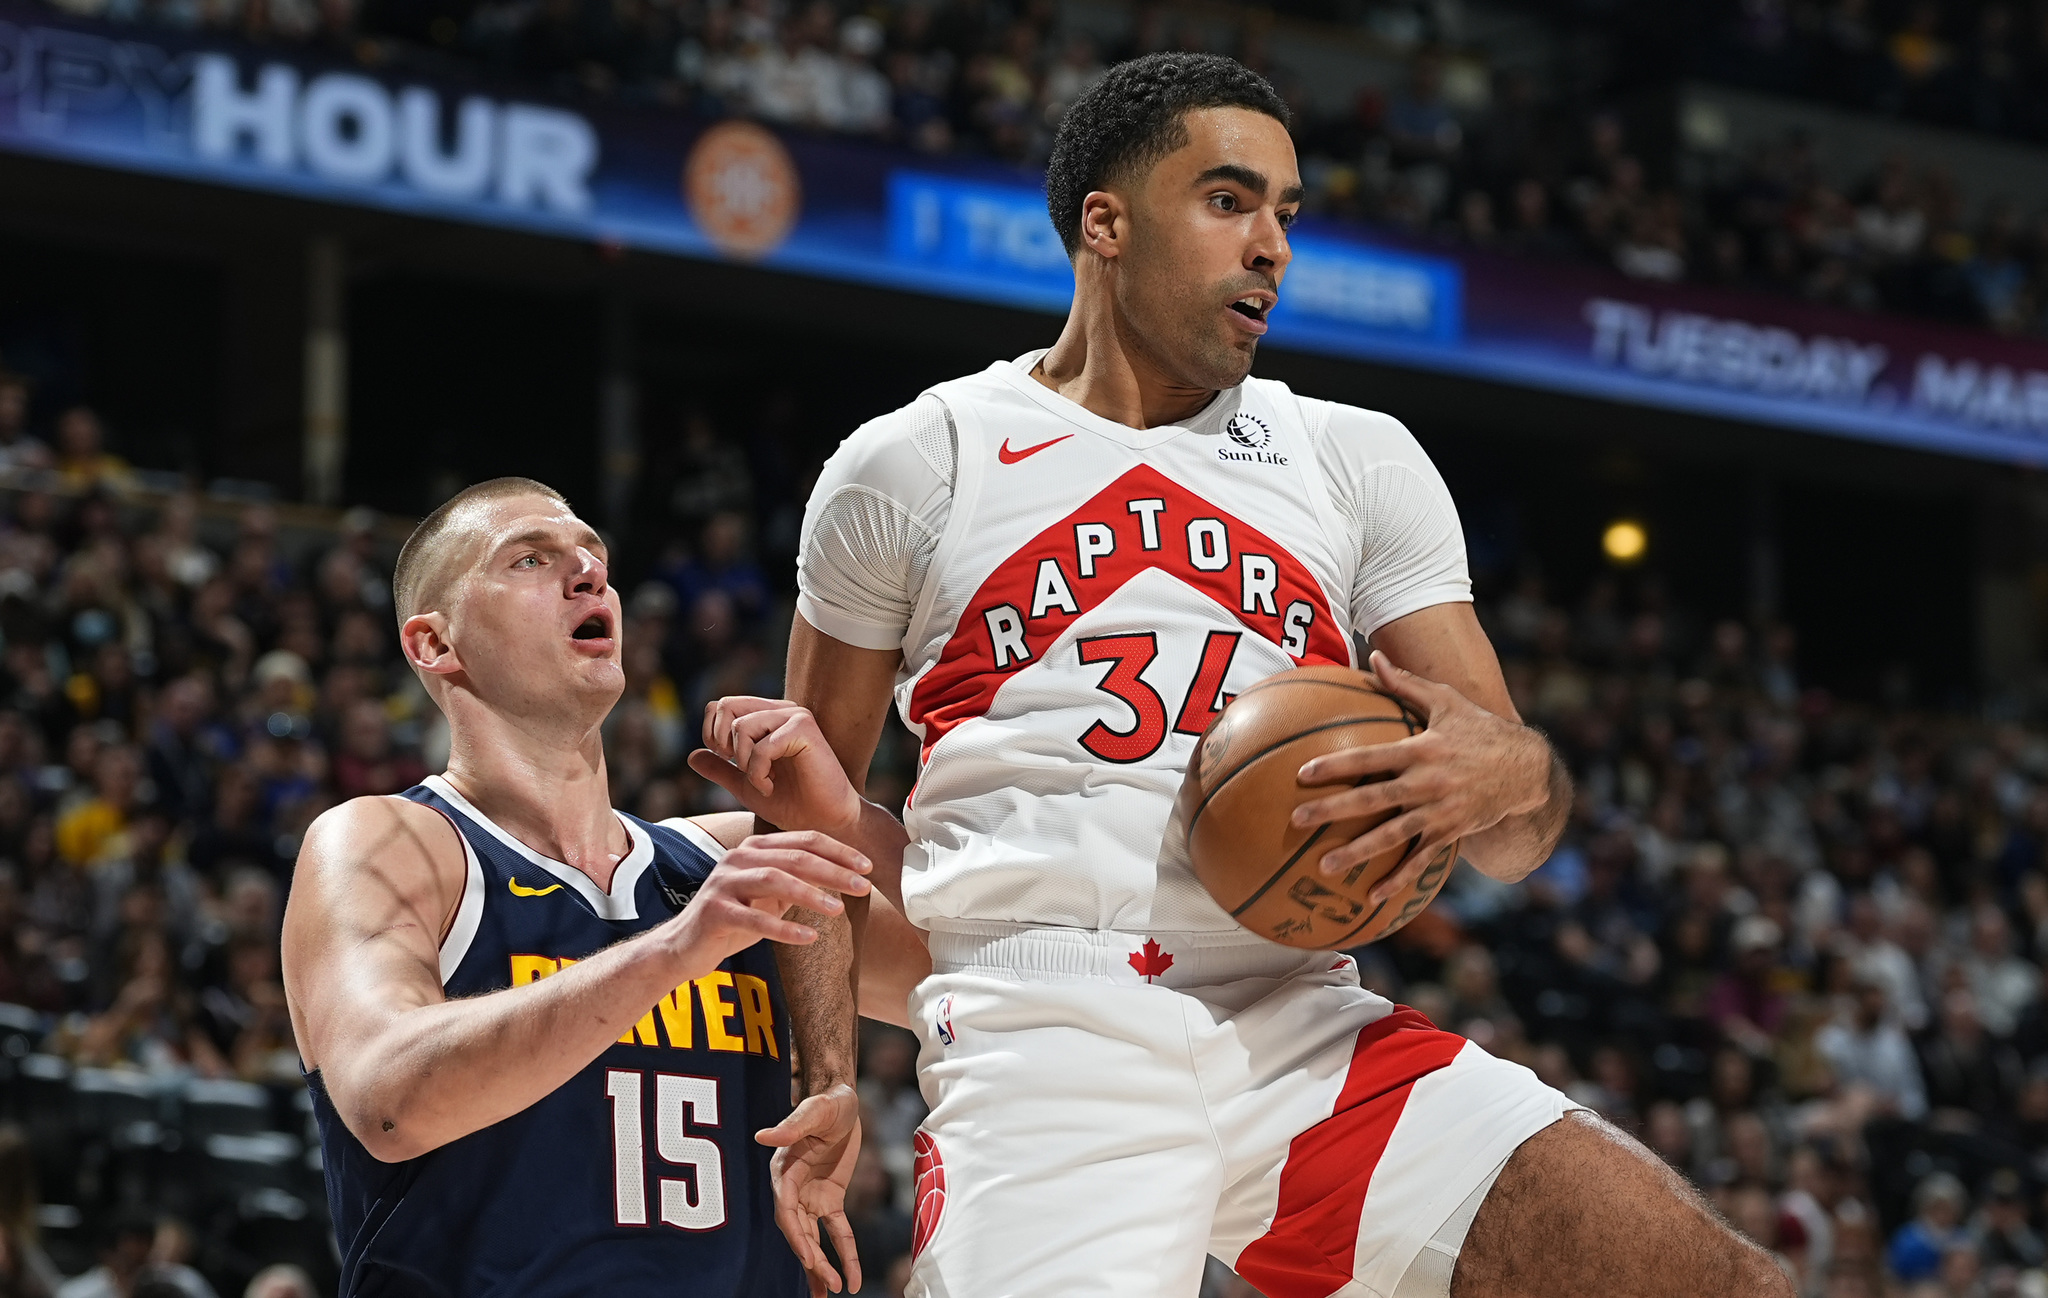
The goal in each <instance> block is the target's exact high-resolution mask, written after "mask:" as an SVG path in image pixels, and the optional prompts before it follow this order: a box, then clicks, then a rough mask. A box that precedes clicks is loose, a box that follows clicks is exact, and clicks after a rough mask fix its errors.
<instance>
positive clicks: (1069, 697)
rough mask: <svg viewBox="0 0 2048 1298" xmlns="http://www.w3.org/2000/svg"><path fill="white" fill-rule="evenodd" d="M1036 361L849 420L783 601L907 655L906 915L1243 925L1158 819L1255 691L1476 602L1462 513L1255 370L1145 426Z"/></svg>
mask: <svg viewBox="0 0 2048 1298" xmlns="http://www.w3.org/2000/svg"><path fill="white" fill-rule="evenodd" d="M1035 361H1036V355H1035V354H1034V355H1032V356H1027V357H1025V358H1023V359H1021V360H1019V361H1016V362H1004V363H999V364H997V365H994V366H991V367H990V368H989V369H988V370H986V371H984V372H982V373H980V374H977V375H973V376H971V377H968V378H964V379H959V380H955V381H953V382H950V383H945V384H941V385H939V386H938V387H937V388H934V389H933V390H932V391H931V392H930V393H928V394H927V395H926V396H925V397H923V398H920V400H919V403H917V404H916V405H914V406H913V407H911V408H909V409H908V410H907V411H906V412H899V416H900V417H886V418H885V419H884V420H878V421H876V423H875V424H871V425H869V426H868V427H866V428H864V429H862V430H861V431H860V432H858V433H856V434H855V435H854V437H852V438H849V439H848V441H847V443H846V444H845V445H844V446H843V447H842V448H841V450H840V452H839V453H838V454H837V455H835V456H834V458H833V462H832V463H831V464H829V465H828V466H827V468H826V471H825V473H824V475H823V477H822V478H821V481H820V483H819V487H818V491H817V493H816V494H815V495H814V497H813V499H812V502H811V510H810V517H809V518H808V519H807V521H806V526H805V541H804V557H803V561H802V564H801V578H800V584H801V586H802V594H801V596H800V599H799V610H800V611H801V612H802V613H803V614H804V616H805V618H806V619H807V620H808V621H811V622H812V623H813V624H814V625H816V626H818V628H819V629H820V630H822V631H824V632H826V633H827V634H831V635H836V636H838V637H839V638H842V639H845V640H847V641H848V642H850V643H855V644H866V645H868V646H869V647H874V648H883V647H890V645H891V640H892V638H893V642H894V644H895V645H900V647H901V650H902V653H903V656H904V665H903V670H902V674H901V677H900V678H899V685H898V688H897V691H896V701H897V706H898V708H899V710H900V712H901V714H902V716H903V719H904V721H905V723H906V724H908V725H909V727H910V728H911V730H912V731H913V732H914V733H915V734H917V736H918V737H919V739H920V742H921V746H922V759H923V760H922V763H921V770H920V773H919V776H918V779H917V783H916V786H915V788H914V790H913V792H912V795H911V798H910V803H909V806H908V807H907V809H906V812H905V817H904V821H905V825H906V827H907V828H908V830H909V833H910V837H911V840H912V842H911V847H910V849H909V851H908V852H906V854H905V857H904V885H903V886H904V897H905V902H906V905H907V908H908V910H909V915H910V918H911V919H912V920H913V921H914V922H916V923H917V924H919V925H921V926H924V927H927V928H937V929H960V928H971V927H973V926H974V925H977V924H982V923H1012V924H1014V923H1026V924H1045V925H1061V926H1071V927H1077V928H1086V929H1116V930H1122V931H1127V932H1147V931H1151V932H1191V933H1192V932H1214V933H1217V934H1218V935H1222V934H1239V933H1242V932H1243V930H1241V929H1239V928H1238V926H1237V924H1236V923H1235V921H1233V920H1232V919H1231V918H1230V917H1229V915H1228V914H1226V913H1225V912H1224V911H1223V910H1222V909H1221V908H1219V907H1218V906H1216V905H1215V903H1214V902H1212V901H1210V900H1209V897H1208V895H1207V894H1206V893H1205V892H1204V891H1203V890H1202V888H1201V886H1200V885H1199V884H1198V883H1197V882H1196V881H1195V879H1194V876H1193V875H1192V873H1191V872H1190V871H1189V870H1188V868H1187V865H1186V863H1185V861H1184V859H1183V849H1182V846H1181V844H1180V843H1179V836H1178V835H1177V834H1174V835H1169V834H1168V833H1167V832H1166V831H1167V828H1168V821H1169V818H1170V816H1171V813H1172V806H1173V800H1174V796H1175V794H1176V792H1177V791H1178V789H1179V787H1180V782H1181V776H1182V774H1183V772H1184V771H1185V769H1186V764H1187V759H1188V755H1189V753H1190V751H1191V750H1192V748H1193V746H1194V742H1195V739H1196V737H1197V736H1199V735H1200V734H1201V732H1202V730H1203V728H1204V727H1205V726H1207V725H1208V723H1209V721H1210V720H1211V719H1212V718H1213V717H1214V716H1215V715H1216V713H1217V711H1218V710H1219V709H1220V708H1221V707H1222V706H1223V704H1224V703H1225V702H1227V701H1228V700H1229V699H1230V698H1231V697H1232V696H1233V695H1235V694H1236V693H1237V692H1239V691H1241V690H1242V689H1244V688H1245V687H1246V686H1248V685H1250V684H1251V683H1252V682H1254V681H1256V680H1259V679H1260V678H1262V677H1265V676H1269V675H1271V674H1273V673H1274V672H1277V671H1283V670H1285V669H1287V668H1289V667H1295V666H1300V665H1302V664H1305V663H1351V662H1353V661H1354V657H1355V656H1354V651H1353V643H1354V642H1353V638H1352V635H1353V631H1354V630H1356V631H1358V632H1360V633H1362V634H1370V633H1371V631H1372V630H1374V629H1376V628H1377V626H1379V625H1382V624H1384V623H1385V622H1387V621H1390V620H1392V618H1394V617H1398V616H1402V615H1404V614H1406V613H1408V612H1412V611H1414V610H1415V609H1417V608H1421V607H1426V606H1427V605H1429V604H1435V603H1443V602H1446V601H1447V600H1460V599H1469V598H1470V587H1469V583H1468V582H1467V581H1466V578H1465V571H1464V551H1463V546H1462V540H1461V538H1459V537H1458V534H1457V526H1456V516H1455V512H1454V511H1453V510H1452V509H1451V507H1450V502H1449V497H1448V493H1446V492H1445V491H1444V489H1443V484H1442V481H1441V479H1439V478H1437V476H1436V474H1435V471H1434V469H1432V468H1431V467H1430V466H1429V464H1428V461H1427V459H1426V458H1424V457H1422V455H1421V453H1420V451H1419V449H1418V448H1416V447H1415V445H1414V441H1413V439H1412V438H1410V437H1409V436H1408V434H1407V432H1406V430H1405V429H1402V428H1401V427H1400V425H1399V424H1397V423H1395V422H1394V421H1392V420H1390V419H1386V418H1385V417H1384V416H1375V415H1369V414H1367V413H1366V412H1363V411H1357V410H1353V409H1350V408H1348V407H1341V406H1333V405H1331V404H1329V403H1327V402H1320V401H1313V400H1309V399H1306V398H1302V397H1297V396H1295V395H1294V394H1293V393H1291V392H1290V391H1288V389H1287V388H1286V387H1285V386H1284V385H1282V384H1279V383H1273V382H1268V381H1263V380H1257V379H1252V380H1247V381H1246V382H1245V383H1244V384H1243V385H1242V386H1241V387H1238V388H1236V389H1233V390H1231V391H1228V392H1224V393H1221V394H1220V395H1219V396H1218V397H1217V399H1216V400H1215V401H1214V402H1212V403H1211V404H1210V405H1209V407H1208V408H1206V409H1205V410H1203V411H1202V412H1201V414H1199V415H1198V416H1195V417H1194V418H1191V419H1189V420H1187V421H1184V422H1183V423H1181V424H1177V425H1171V426H1168V427H1163V428H1153V429H1146V430H1138V429H1133V428H1129V427H1126V426H1125V425H1122V424H1118V423H1115V422H1113V421H1111V420H1108V419H1104V418H1102V417H1100V416H1098V415H1095V414H1093V413H1092V412H1090V411H1088V410H1087V409H1085V408H1084V407H1082V406H1080V405H1078V404H1076V403H1074V402H1072V401H1069V400H1067V399H1066V398H1064V397H1062V396H1060V395H1059V394H1057V393H1055V392H1053V391H1052V390H1051V389H1049V388H1047V387H1045V386H1044V385H1043V384H1041V383H1039V382H1038V381H1037V380H1035V379H1033V378H1032V377H1030V368H1031V366H1032V364H1034V363H1035ZM935 401H936V403H940V405H941V406H942V410H941V409H938V408H935V406H934V404H933V403H934V402H935ZM920 407H921V408H922V416H921V421H920V417H919V415H918V414H917V413H916V412H918V411H919V409H920ZM939 414H943V416H944V423H947V424H950V431H951V445H950V448H947V447H945V446H944V445H940V444H938V443H939V436H935V435H934V433H933V432H932V428H933V417H934V416H935V415H939ZM1333 416H1335V417H1336V418H1335V419H1334V420H1333ZM1338 425H1341V427H1338ZM940 427H941V429H943V427H944V424H941V425H940ZM941 435H942V434H941ZM1339 442H1341V443H1343V444H1341V445H1340V444H1337V443H1339ZM913 444H915V453H913V452H912V446H913ZM948 449H950V453H951V455H950V458H951V463H950V465H948V464H945V463H944V460H945V458H946V451H947V450H948ZM920 456H921V457H922V461H923V466H924V481H922V482H921V483H916V484H912V483H910V482H909V478H908V477H906V474H905V467H906V466H909V467H910V468H912V469H915V468H917V467H918V460H919V458H920ZM947 468H949V469H950V483H949V484H946V485H945V486H943V487H941V486H938V485H935V480H936V478H937V474H938V472H939V471H940V470H943V469H947ZM1390 474H1391V476H1390ZM915 476H916V475H915V474H912V475H910V477H915ZM888 504H893V505H894V506H895V510H896V512H894V513H891V512H890V511H889V510H888V509H887V508H885V507H883V506H885V505H888ZM849 566H851V567H858V568H860V569H861V571H859V572H858V573H855V574H851V575H849V574H848V573H846V572H844V571H838V572H835V571H834V569H835V567H836V568H838V569H841V570H843V569H846V568H848V567H849ZM890 609H894V610H897V613H896V618H897V619H900V620H893V621H892V619H891V618H890V616H889V612H888V610H890ZM878 619H879V620H878ZM899 628H900V630H899Z"/></svg>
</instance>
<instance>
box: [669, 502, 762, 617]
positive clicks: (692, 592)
mask: <svg viewBox="0 0 2048 1298" xmlns="http://www.w3.org/2000/svg"><path fill="white" fill-rule="evenodd" d="M667 577H668V580H669V583H670V584H671V585H672V586H674V587H675V591H676V599H677V601H678V602H679V603H680V605H681V606H682V607H683V608H685V609H688V610H690V611H691V612H692V614H693V615H694V614H695V613H696V611H697V609H698V605H699V602H700V601H701V600H702V599H703V598H704V597H705V596H706V595H710V594H713V593H714V592H715V593H716V594H719V595H722V596H724V597H725V599H726V600H727V601H729V602H730V607H731V609H732V611H733V612H734V613H736V614H737V615H738V616H739V617H740V618H741V619H742V620H744V621H747V622H751V621H752V620H753V619H755V618H756V617H759V616H760V615H761V613H762V612H763V611H764V610H765V609H766V608H767V605H768V582H767V578H766V577H765V576H764V575H763V574H762V572H761V568H760V565H759V564H757V563H755V562H754V560H753V559H752V558H751V557H749V556H748V554H747V519H746V516H745V515H743V514H739V513H735V512H732V511H730V510H728V511H725V512H722V513H718V514H713V515H712V516H711V517H710V518H709V519H708V520H707V521H706V522H705V524H704V530H703V531H702V532H701V533H700V534H699V544H698V547H697V552H696V553H695V554H693V555H690V556H688V557H686V558H684V559H683V560H682V561H681V562H680V563H678V564H676V565H674V566H673V567H671V568H670V570H669V572H668V574H667Z"/></svg>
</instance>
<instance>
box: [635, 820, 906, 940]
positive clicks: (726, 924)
mask: <svg viewBox="0 0 2048 1298" xmlns="http://www.w3.org/2000/svg"><path fill="white" fill-rule="evenodd" d="M873 869H874V866H873V865H871V864H870V863H869V862H868V859H867V858H866V857H865V856H862V855H861V854H860V853H859V852H856V851H854V850H853V849H852V848H850V847H848V846H846V845H845V844H844V843H841V842H839V841H838V840H837V839H835V838H832V837H830V836H828V835H825V834H821V833H818V832H817V831H815V830H798V831H794V832H789V833H779V834H756V835H754V836H753V837H752V838H749V839H746V840H745V841H744V842H742V843H741V844H740V845H739V846H738V847H735V848H733V849H732V850H731V851H729V852H727V853H726V854H725V856H724V858H723V859H722V860H720V861H719V863H718V865H717V866H716V867H714V868H713V869H712V871H711V873H710V874H709V875H708V876H706V878H705V880H704V886H703V887H701V888H699V889H698V890H697V895H696V896H695V897H693V898H691V899H690V904H689V905H688V906H687V907H685V908H684V910H683V913H682V914H680V915H678V916H677V917H676V918H675V920H674V921H673V923H674V925H675V936H676V940H677V941H678V942H679V943H680V944H681V945H682V947H683V949H684V950H685V951H687V952H688V955H689V959H690V961H691V963H692V964H698V963H703V962H704V961H705V960H707V959H708V960H709V961H710V963H709V964H706V965H705V968H706V970H707V971H708V970H709V969H712V968H715V967H716V966H717V964H718V962H719V961H721V960H723V959H725V958H726V957H727V956H730V955H732V954H734V953H736V952H739V951H743V950H745V949H746V948H747V947H750V946H752V945H753V944H754V943H756V942H758V941H760V940H762V939H763V938H766V939H767V940H768V941H770V942H785V943H789V944H791V945H793V946H803V945H805V944H807V943H810V942H815V941H816V940H817V938H818V934H817V930H815V929H813V928H811V927H810V926H809V925H806V924H799V923H796V922H795V921H793V920H788V919H784V918H783V916H784V914H786V913H787V912H788V911H789V910H790V909H791V908H792V907H800V908H802V909H804V910H808V911H813V912H816V913H818V914H821V915H837V914H839V913H840V912H842V911H843V910H845V909H846V905H845V903H844V902H842V901H840V900H839V898H840V897H841V896H842V895H843V896H851V897H864V896H866V895H867V892H868V888H869V884H868V881H867V878H866V876H867V874H868V872H869V871H871V870H873Z"/></svg>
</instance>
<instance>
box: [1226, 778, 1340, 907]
mask: <svg viewBox="0 0 2048 1298" xmlns="http://www.w3.org/2000/svg"><path fill="white" fill-rule="evenodd" d="M1365 783H1366V781H1364V780H1359V781H1358V782H1357V783H1356V784H1353V785H1352V786H1351V787H1352V788H1354V789H1356V788H1359V787H1361V786H1363V785H1364V784H1365ZM1341 823H1342V822H1341V821H1327V822H1325V823H1323V824H1320V825H1317V826H1316V832H1315V833H1313V834H1310V835H1309V836H1308V838H1307V840H1306V841H1305V842H1303V843H1302V845H1301V846H1300V847H1298V848H1296V849H1295V850H1294V855H1293V856H1290V857H1288V858H1287V859H1286V860H1285V861H1283V862H1281V864H1280V868H1279V869H1277V870H1275V871H1273V877H1272V878H1270V879H1268V880H1266V881H1265V882H1264V883H1262V884H1260V885H1259V886H1258V889H1257V891H1255V892H1253V893H1252V895H1251V896H1249V897H1246V898H1245V899H1244V900H1243V901H1242V902H1241V903H1239V904H1238V906H1237V908H1236V909H1234V910H1232V911H1231V912H1230V917H1231V918H1232V919H1236V918H1238V917H1239V916H1241V915H1243V914H1244V913H1245V912H1246V911H1248V910H1250V909H1251V908H1252V905H1253V903H1255V902H1257V901H1258V899H1259V898H1261V897H1263V896H1265V895H1266V892H1267V890H1268V889H1270V888H1271V887H1272V886H1273V885H1274V884H1276V883H1278V882H1280V880H1282V879H1283V878H1285V877H1286V876H1287V875H1288V874H1289V873H1290V872H1291V871H1292V870H1293V869H1294V866H1295V863H1296V862H1297V861H1299V860H1301V858H1302V857H1304V856H1306V855H1308V849H1310V848H1311V847H1314V846H1315V845H1316V844H1317V843H1318V842H1319V841H1321V839H1322V837H1323V835H1324V834H1326V833H1328V832H1329V831H1330V827H1331V826H1332V825H1336V824H1341Z"/></svg>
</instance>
